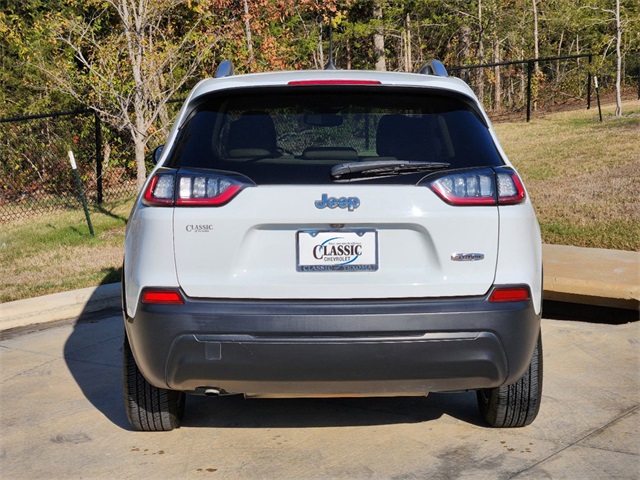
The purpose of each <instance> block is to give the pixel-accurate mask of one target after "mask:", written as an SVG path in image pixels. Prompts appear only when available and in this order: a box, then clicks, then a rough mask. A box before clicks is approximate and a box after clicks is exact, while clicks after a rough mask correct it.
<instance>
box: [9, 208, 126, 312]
mask: <svg viewBox="0 0 640 480" xmlns="http://www.w3.org/2000/svg"><path fill="white" fill-rule="evenodd" d="M132 205H133V199H130V200H127V201H119V202H114V203H109V204H103V205H102V207H101V208H91V209H90V216H91V223H92V224H93V229H94V232H95V236H94V237H92V236H91V235H90V233H89V227H88V226H87V222H86V219H85V216H84V212H83V211H82V209H78V210H72V211H58V212H51V213H49V214H47V215H42V216H38V217H33V218H30V219H27V220H20V221H16V222H10V223H3V224H2V227H1V228H2V229H1V231H0V259H1V261H0V276H1V277H2V278H3V279H4V281H3V282H2V284H1V285H0V303H4V302H9V301H12V300H18V299H21V298H29V297H34V296H39V295H45V294H48V293H55V292H61V291H65V290H73V289H77V288H83V287H91V286H96V285H100V284H102V283H112V282H119V281H120V274H121V269H122V251H123V245H124V228H125V223H126V220H127V217H128V216H129V211H130V210H131V206H132Z"/></svg>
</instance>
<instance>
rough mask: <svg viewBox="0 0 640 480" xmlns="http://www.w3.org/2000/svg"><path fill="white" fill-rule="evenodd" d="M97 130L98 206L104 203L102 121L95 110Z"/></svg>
mask: <svg viewBox="0 0 640 480" xmlns="http://www.w3.org/2000/svg"><path fill="white" fill-rule="evenodd" d="M93 116H94V119H95V129H96V196H97V198H96V201H97V203H98V205H100V204H101V203H102V121H101V120H100V114H99V113H98V112H97V111H95V110H94V112H93Z"/></svg>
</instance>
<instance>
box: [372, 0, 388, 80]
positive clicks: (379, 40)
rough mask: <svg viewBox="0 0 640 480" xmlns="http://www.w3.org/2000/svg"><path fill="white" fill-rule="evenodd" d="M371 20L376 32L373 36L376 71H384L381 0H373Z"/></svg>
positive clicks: (385, 61) (385, 66) (385, 65)
mask: <svg viewBox="0 0 640 480" xmlns="http://www.w3.org/2000/svg"><path fill="white" fill-rule="evenodd" d="M373 19H374V20H375V22H376V32H375V33H374V34H373V54H374V55H375V57H376V70H386V69H387V60H386V58H385V54H384V28H383V25H382V0H375V2H374V4H373Z"/></svg>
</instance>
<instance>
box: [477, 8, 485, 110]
mask: <svg viewBox="0 0 640 480" xmlns="http://www.w3.org/2000/svg"><path fill="white" fill-rule="evenodd" d="M478 29H479V31H478V63H480V64H483V63H484V40H483V38H482V34H483V31H484V28H483V26H482V0H478ZM476 90H477V92H476V93H477V95H478V100H480V103H484V69H483V68H478V83H477V87H476Z"/></svg>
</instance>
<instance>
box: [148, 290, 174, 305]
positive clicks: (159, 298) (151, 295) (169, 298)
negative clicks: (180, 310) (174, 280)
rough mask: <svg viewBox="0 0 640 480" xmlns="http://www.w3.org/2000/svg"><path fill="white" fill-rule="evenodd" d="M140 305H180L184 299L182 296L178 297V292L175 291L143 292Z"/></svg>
mask: <svg viewBox="0 0 640 480" xmlns="http://www.w3.org/2000/svg"><path fill="white" fill-rule="evenodd" d="M142 303H155V304H161V305H182V304H183V303H184V299H183V298H182V295H180V292H177V291H175V290H145V291H144V292H143V293H142Z"/></svg>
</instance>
